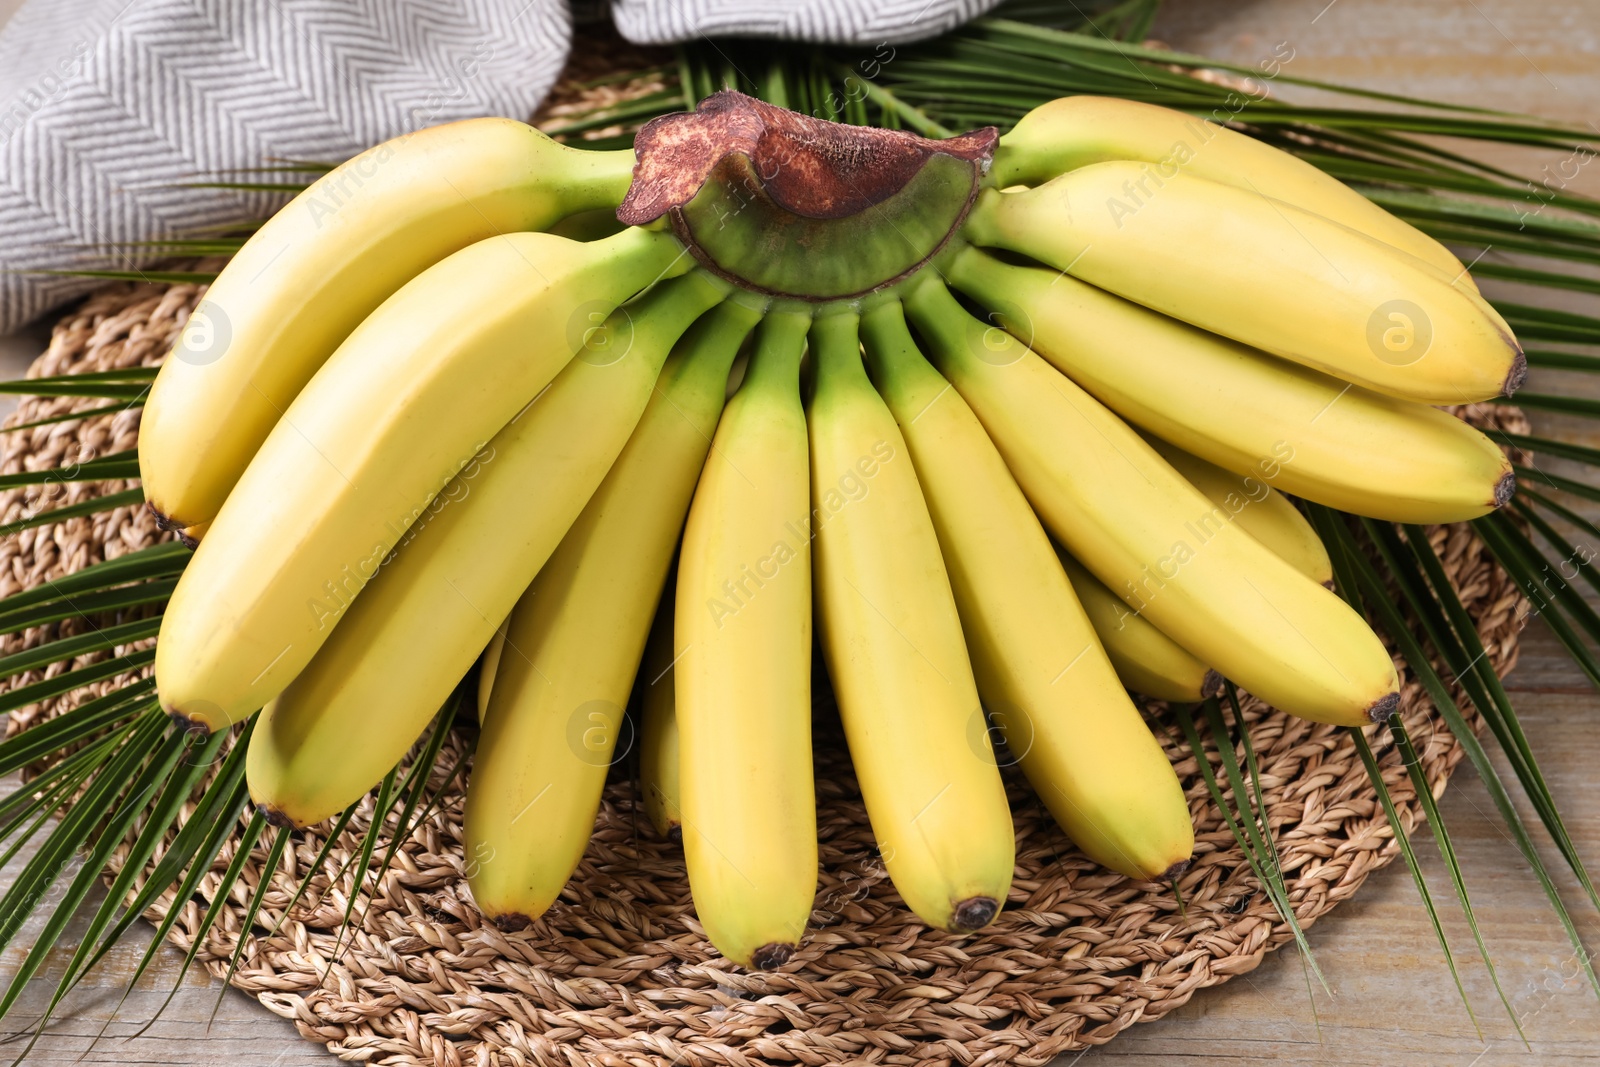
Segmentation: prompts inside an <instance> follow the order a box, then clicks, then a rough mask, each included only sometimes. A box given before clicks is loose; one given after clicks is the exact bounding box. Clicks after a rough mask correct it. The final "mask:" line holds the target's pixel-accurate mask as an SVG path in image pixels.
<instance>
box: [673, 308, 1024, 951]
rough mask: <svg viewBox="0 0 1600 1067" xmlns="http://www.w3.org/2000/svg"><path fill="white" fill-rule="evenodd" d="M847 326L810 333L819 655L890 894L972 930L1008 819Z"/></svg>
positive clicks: (907, 478) (958, 639) (921, 540)
mask: <svg viewBox="0 0 1600 1067" xmlns="http://www.w3.org/2000/svg"><path fill="white" fill-rule="evenodd" d="M856 331H857V319H856V316H855V315H854V313H850V312H842V313H835V314H830V315H827V316H825V317H823V318H819V319H818V320H817V322H816V324H815V325H814V326H813V328H812V333H811V355H812V359H813V363H814V366H815V368H816V388H815V391H814V393H813V395H812V397H811V402H810V404H809V406H808V409H807V413H806V415H807V425H808V427H809V429H810V434H811V499H812V529H813V533H814V535H815V537H816V565H817V609H818V612H819V617H820V619H821V623H822V649H823V653H824V655H825V656H826V659H827V664H828V676H829V677H830V678H831V679H832V680H833V687H834V692H835V694H836V695H837V696H838V699H839V717H840V718H841V719H842V720H843V722H844V730H845V737H846V739H847V740H848V742H849V745H850V758H851V762H852V763H853V764H854V765H855V771H856V778H857V779H858V780H859V782H860V785H861V795H862V798H863V799H864V800H865V802H866V807H867V816H868V818H869V819H870V820H871V822H872V832H873V835H874V836H875V837H876V838H877V841H878V849H879V851H880V853H881V854H882V856H883V862H884V866H885V868H887V870H888V872H889V877H890V878H891V879H892V880H893V882H894V886H895V888H896V889H897V890H899V892H900V895H901V897H903V898H904V899H905V902H906V905H907V906H908V907H909V908H910V909H911V910H912V911H914V912H916V913H917V915H918V916H920V917H921V918H922V919H923V920H924V921H926V922H927V923H929V924H930V925H932V926H935V927H938V928H939V929H942V930H955V931H970V930H976V929H979V928H980V927H983V926H987V925H988V924H989V922H990V921H991V920H993V919H994V917H995V916H996V915H997V914H998V913H999V911H1000V908H1001V906H1002V905H1003V904H1004V903H1005V899H1006V892H1007V890H1008V889H1009V887H1010V885H1011V869H1012V865H1013V862H1014V860H1015V841H1014V836H1013V830H1012V825H1011V809H1010V807H1009V805H1008V804H1007V802H1006V795H1005V787H1004V786H1003V785H1002V784H1001V781H1000V773H999V771H998V769H997V768H996V765H995V756H994V752H993V749H992V747H991V746H990V741H989V735H988V731H987V729H986V728H985V727H984V725H983V711H982V708H981V706H980V704H979V701H978V692H977V687H976V684H975V682H974V680H973V676H972V666H971V664H970V662H969V661H968V658H967V649H966V645H965V643H964V642H963V639H962V632H961V621H960V618H959V617H958V615H957V612H956V604H955V600H954V598H953V595H952V593H951V591H950V579H949V577H948V575H947V574H946V572H945V566H944V562H943V560H942V559H941V558H940V555H939V541H938V537H937V535H936V534H935V532H934V526H933V521H932V519H931V518H930V517H929V514H928V506H927V504H926V503H925V502H924V500H923V496H922V491H921V489H919V488H918V485H917V475H916V471H915V470H914V469H913V467H912V462H911V459H910V457H908V456H907V454H906V444H905V441H904V440H903V439H902V438H901V436H900V431H899V429H897V428H896V426H895V420H894V417H893V416H892V415H891V414H890V413H889V410H888V408H886V407H885V406H884V403H883V401H882V400H881V399H880V398H879V397H878V395H877V393H876V392H874V391H873V388H872V384H871V383H870V382H869V381H868V380H867V375H866V371H865V369H864V368H863V367H862V365H861V349H860V342H859V340H858V338H857V332H856ZM691 786H692V778H691V768H690V767H689V766H688V765H687V764H685V766H684V787H685V790H687V789H689V788H691ZM686 795H687V794H686Z"/></svg>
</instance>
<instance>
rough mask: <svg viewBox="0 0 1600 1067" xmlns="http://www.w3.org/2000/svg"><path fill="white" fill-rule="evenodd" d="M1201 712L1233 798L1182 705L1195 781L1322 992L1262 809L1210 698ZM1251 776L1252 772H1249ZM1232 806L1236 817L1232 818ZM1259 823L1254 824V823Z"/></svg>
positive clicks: (1178, 709) (1178, 710)
mask: <svg viewBox="0 0 1600 1067" xmlns="http://www.w3.org/2000/svg"><path fill="white" fill-rule="evenodd" d="M1200 706H1201V707H1202V708H1203V709H1204V710H1205V715H1206V721H1207V724H1208V725H1209V727H1210V729H1211V738H1212V740H1213V741H1215V742H1216V747H1217V755H1218V758H1219V760H1220V761H1221V763H1222V766H1223V770H1224V773H1225V775H1226V777H1227V779H1228V787H1229V789H1230V791H1231V792H1232V795H1233V802H1232V803H1230V802H1229V800H1228V796H1227V794H1225V793H1223V791H1222V786H1221V784H1220V783H1218V781H1217V775H1216V772H1215V771H1214V770H1213V769H1212V767H1211V761H1210V759H1209V757H1207V755H1206V750H1205V746H1204V745H1203V744H1202V742H1201V740H1200V733H1199V731H1198V730H1197V729H1196V728H1195V722H1194V714H1193V712H1192V711H1191V710H1190V708H1189V707H1187V706H1185V705H1182V704H1174V705H1173V713H1174V716H1175V717H1176V718H1177V720H1178V725H1179V727H1181V728H1182V730H1183V736H1184V738H1185V739H1186V740H1187V741H1188V742H1189V751H1190V752H1192V753H1193V754H1194V759H1195V763H1196V765H1197V766H1198V767H1199V770H1200V777H1201V778H1203V779H1204V780H1205V783H1206V789H1207V790H1209V791H1210V793H1211V799H1212V801H1213V802H1214V803H1215V804H1216V805H1217V810H1218V811H1220V812H1221V813H1222V820H1223V822H1224V823H1225V824H1226V825H1227V827H1228V830H1229V832H1230V833H1232V834H1233V839H1234V841H1236V842H1237V843H1238V845H1239V848H1240V849H1241V850H1242V851H1243V852H1244V856H1245V861H1246V862H1247V863H1248V864H1249V865H1250V873H1251V874H1253V875H1255V879H1256V882H1257V883H1258V884H1259V885H1260V886H1261V889H1262V892H1264V893H1266V894H1267V898H1268V899H1269V900H1271V901H1272V906H1273V907H1274V908H1276V909H1277V912H1278V917H1279V918H1280V919H1281V920H1283V923H1284V925H1286V926H1287V927H1288V928H1289V932H1290V934H1291V935H1292V936H1293V937H1294V941H1295V944H1296V945H1298V946H1299V947H1300V952H1301V955H1302V958H1303V959H1305V960H1306V961H1307V963H1308V965H1309V966H1310V967H1311V969H1312V971H1313V972H1314V973H1315V974H1316V976H1317V981H1318V982H1320V983H1321V985H1322V988H1323V990H1324V991H1325V992H1331V991H1330V990H1329V989H1328V981H1327V979H1326V978H1324V977H1323V976H1322V970H1321V968H1319V967H1318V966H1317V964H1316V957H1314V956H1313V955H1312V954H1311V945H1310V943H1309V942H1307V941H1306V935H1305V931H1304V930H1303V929H1302V928H1301V926H1300V918H1299V916H1297V915H1296V914H1295V911H1294V905H1293V904H1292V903H1291V902H1290V900H1289V891H1288V887H1287V886H1286V885H1285V884H1284V880H1283V869H1282V868H1281V867H1280V865H1279V863H1278V853H1277V850H1276V849H1275V848H1272V847H1270V846H1269V845H1268V844H1267V839H1266V838H1265V837H1264V836H1263V835H1262V832H1261V825H1262V824H1263V823H1264V822H1265V821H1266V814H1267V813H1266V807H1265V805H1264V804H1263V805H1262V806H1261V809H1260V811H1259V813H1258V812H1257V810H1256V808H1255V807H1253V806H1252V805H1251V802H1250V794H1249V793H1248V792H1247V791H1246V790H1245V787H1244V779H1243V776H1242V775H1241V774H1240V771H1239V761H1238V759H1237V757H1235V755H1234V751H1233V739H1232V738H1231V737H1230V736H1229V735H1228V730H1227V727H1226V726H1224V725H1223V722H1222V710H1221V708H1220V707H1219V706H1218V704H1217V700H1216V698H1215V697H1212V698H1210V699H1208V700H1207V701H1206V702H1205V703H1204V704H1202V705H1200ZM1240 729H1241V731H1244V729H1245V726H1244V723H1243V722H1242V721H1241V722H1240ZM1252 777H1254V774H1253V773H1252ZM1235 805H1237V814H1235ZM1258 820H1259V821H1258Z"/></svg>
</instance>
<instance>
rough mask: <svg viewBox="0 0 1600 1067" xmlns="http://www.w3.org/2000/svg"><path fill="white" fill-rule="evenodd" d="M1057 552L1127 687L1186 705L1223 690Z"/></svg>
mask: <svg viewBox="0 0 1600 1067" xmlns="http://www.w3.org/2000/svg"><path fill="white" fill-rule="evenodd" d="M1056 553H1057V555H1058V557H1059V558H1060V560H1061V565H1062V567H1064V568H1065V569H1066V572H1067V577H1068V578H1069V579H1071V580H1072V591H1073V592H1075V593H1077V594H1078V601H1079V602H1080V603H1081V604H1082V605H1083V610H1084V614H1086V615H1087V616H1088V617H1089V622H1090V623H1091V624H1092V625H1093V626H1094V632H1095V634H1096V635H1097V636H1098V637H1099V638H1100V643H1101V645H1103V646H1104V647H1105V650H1106V656H1107V657H1108V658H1110V660H1111V665H1112V666H1113V667H1115V668H1116V670H1117V677H1118V678H1121V679H1122V684H1123V685H1125V686H1127V687H1128V688H1129V689H1132V690H1133V691H1134V692H1135V693H1143V694H1144V695H1145V696H1147V697H1153V698H1154V699H1156V700H1172V701H1177V702H1179V703H1185V704H1192V703H1194V702H1195V701H1198V700H1204V699H1205V698H1206V697H1208V696H1215V695H1216V694H1217V693H1218V692H1219V691H1220V690H1221V688H1222V678H1221V676H1220V675H1218V674H1217V672H1216V671H1214V670H1212V669H1211V668H1209V667H1207V666H1206V665H1205V664H1204V663H1201V662H1200V661H1199V660H1197V659H1195V658H1194V657H1193V656H1191V655H1190V654H1189V653H1187V652H1185V651H1184V650H1183V646H1181V645H1179V644H1178V643H1177V642H1176V641H1174V640H1173V639H1172V638H1170V637H1168V636H1167V635H1166V634H1164V633H1162V632H1161V631H1160V630H1158V629H1156V628H1155V625H1154V624H1153V623H1151V622H1150V620H1149V619H1147V618H1145V617H1144V616H1143V615H1140V614H1138V613H1137V612H1135V611H1133V609H1131V608H1129V607H1128V605H1126V604H1124V603H1123V602H1122V599H1121V598H1120V597H1118V596H1117V594H1115V593H1113V592H1112V591H1111V590H1109V589H1107V588H1106V587H1105V583H1104V582H1102V581H1101V580H1100V579H1098V578H1096V577H1095V576H1094V575H1092V574H1090V573H1089V572H1088V571H1087V570H1085V569H1084V566H1083V564H1081V563H1079V562H1078V561H1077V560H1075V559H1073V558H1072V557H1071V556H1069V555H1068V554H1067V553H1066V552H1064V551H1062V549H1061V546H1060V545H1057V546H1056Z"/></svg>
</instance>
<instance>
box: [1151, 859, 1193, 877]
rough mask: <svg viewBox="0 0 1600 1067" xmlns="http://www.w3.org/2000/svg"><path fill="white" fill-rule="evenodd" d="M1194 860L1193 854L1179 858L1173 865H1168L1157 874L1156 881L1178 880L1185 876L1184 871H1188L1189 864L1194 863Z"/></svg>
mask: <svg viewBox="0 0 1600 1067" xmlns="http://www.w3.org/2000/svg"><path fill="white" fill-rule="evenodd" d="M1192 862H1194V857H1193V856H1190V857H1189V858H1188V859H1186V860H1179V861H1178V862H1177V863H1174V864H1173V865H1172V866H1171V867H1168V868H1167V869H1166V870H1164V871H1162V872H1161V873H1160V874H1158V875H1156V881H1158V882H1176V881H1177V880H1178V879H1179V878H1181V877H1183V872H1184V871H1187V870H1188V869H1189V864H1190V863H1192Z"/></svg>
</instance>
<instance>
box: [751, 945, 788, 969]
mask: <svg viewBox="0 0 1600 1067" xmlns="http://www.w3.org/2000/svg"><path fill="white" fill-rule="evenodd" d="M793 955H794V946H793V945H791V944H788V943H786V942H783V941H772V942H769V943H768V944H765V945H762V946H761V947H760V948H758V949H756V950H755V951H754V952H752V953H750V966H752V967H754V968H755V969H756V970H758V971H775V970H777V969H778V968H779V967H782V966H783V965H784V964H785V963H788V962H789V959H790V957H792V956H793Z"/></svg>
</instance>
